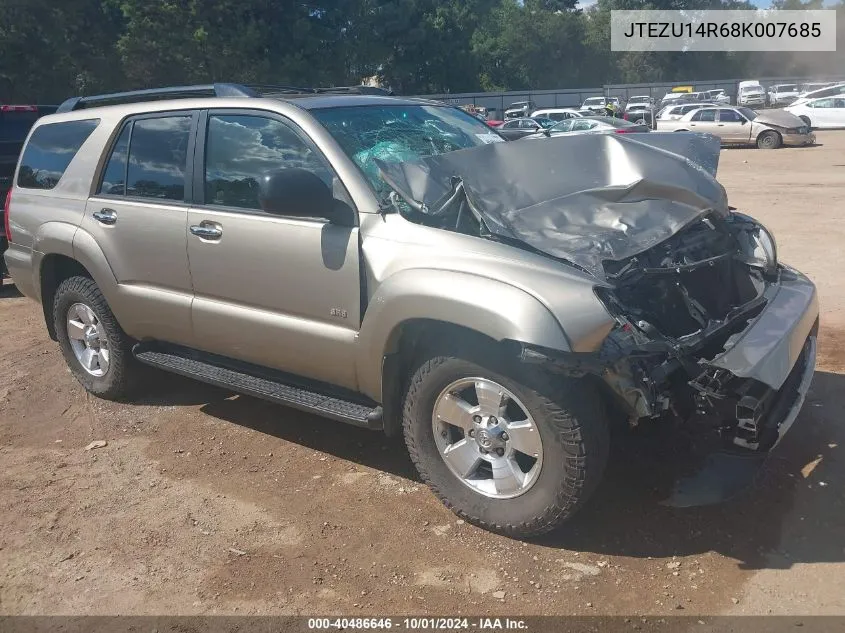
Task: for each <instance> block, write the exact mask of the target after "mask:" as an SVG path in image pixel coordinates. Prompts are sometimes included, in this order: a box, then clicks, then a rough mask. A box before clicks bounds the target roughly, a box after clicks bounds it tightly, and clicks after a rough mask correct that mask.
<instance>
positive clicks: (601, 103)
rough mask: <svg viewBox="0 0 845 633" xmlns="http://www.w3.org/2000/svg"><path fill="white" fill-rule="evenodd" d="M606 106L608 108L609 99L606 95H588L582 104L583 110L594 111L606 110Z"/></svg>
mask: <svg viewBox="0 0 845 633" xmlns="http://www.w3.org/2000/svg"><path fill="white" fill-rule="evenodd" d="M605 108H607V99H605V98H604V97H588V98H586V99H584V103H582V104H581V109H582V110H591V111H593V112H604V110H605Z"/></svg>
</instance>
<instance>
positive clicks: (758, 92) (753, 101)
mask: <svg viewBox="0 0 845 633" xmlns="http://www.w3.org/2000/svg"><path fill="white" fill-rule="evenodd" d="M736 104H737V105H738V106H746V107H752V108H762V107H763V106H765V105H766V91H765V90H763V86H762V85H761V84H760V82H759V81H756V80H755V81H740V82H739V84H738V86H737V95H736Z"/></svg>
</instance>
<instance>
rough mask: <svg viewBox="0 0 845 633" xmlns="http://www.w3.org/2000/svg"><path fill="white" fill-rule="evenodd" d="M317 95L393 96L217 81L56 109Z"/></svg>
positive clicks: (362, 89) (356, 89)
mask: <svg viewBox="0 0 845 633" xmlns="http://www.w3.org/2000/svg"><path fill="white" fill-rule="evenodd" d="M317 94H359V95H392V94H393V92H392V91H391V90H385V89H384V88H376V87H374V86H336V87H331V88H301V87H297V86H275V85H266V84H231V83H214V84H203V85H197V86H170V87H167V88H151V89H147V90H131V91H129V92H114V93H111V94H104V95H96V96H91V97H71V98H70V99H67V100H66V101H65V102H64V103H62V104H61V105H60V106H59V109H58V110H57V112H72V111H74V110H83V109H85V108H94V107H97V106H104V105H117V104H121V103H138V102H142V101H157V100H160V99H186V98H188V97H286V96H287V97H291V96H296V95H299V96H305V95H317Z"/></svg>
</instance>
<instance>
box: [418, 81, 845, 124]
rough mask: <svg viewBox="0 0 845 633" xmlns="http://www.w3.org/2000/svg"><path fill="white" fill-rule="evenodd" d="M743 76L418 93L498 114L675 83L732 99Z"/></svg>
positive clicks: (661, 89)
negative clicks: (517, 106) (523, 105)
mask: <svg viewBox="0 0 845 633" xmlns="http://www.w3.org/2000/svg"><path fill="white" fill-rule="evenodd" d="M740 81H743V79H712V80H708V81H673V82H658V83H640V84H608V85H604V86H601V87H597V88H561V89H558V90H522V91H509V92H463V93H450V94H439V95H419V96H421V97H424V98H426V99H435V100H438V101H445V102H447V103H451V104H453V105H465V104H473V105H477V106H482V107H485V108H487V109H488V110H490V111H491V116H492V115H496V114H498V115H501V114H502V113H503V112H504V111H505V110H506V109H507V108H508V106H510V105H511V104H512V103H516V102H519V101H532V102H533V103H534V106H535V108H536V109H540V108H555V107H557V108H572V107H578V106H580V105H581V104H582V103H583V102H584V99H586V98H588V97H601V96H612V97H623V98H625V99H628V98H630V97H632V96H635V95H637V96H639V95H648V96H651V97H654V98H655V99H661V98H662V97H663V95H665V94H666V93H667V92H671V90H672V88H674V87H676V86H692V88H693V90H694V91H696V92H697V91H702V90H716V89H718V88H721V89H723V90H724V91H725V92H726V93H727V94H728V95H730V97H731V101H733V102H735V100H736V94H737V84H739V82H740ZM758 81H759V82H760V83H761V84H762V85H763V87H764V88H766V89H768V88H769V86H773V85H775V84H799V85H803V84H807V83H834V82H843V83H845V75H836V76H827V77H813V78H809V77H764V78H761V79H758Z"/></svg>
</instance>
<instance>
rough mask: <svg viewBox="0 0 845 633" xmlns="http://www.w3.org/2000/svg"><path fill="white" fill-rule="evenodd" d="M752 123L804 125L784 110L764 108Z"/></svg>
mask: <svg viewBox="0 0 845 633" xmlns="http://www.w3.org/2000/svg"><path fill="white" fill-rule="evenodd" d="M754 123H763V124H765V125H775V126H777V127H785V128H794V127H805V123H804V121H802V120H801V119H800V118H798V117H797V116H796V115H794V114H792V113H791V112H787V111H786V110H764V111H762V112H759V113H758V114H757V118H756V119H754Z"/></svg>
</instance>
